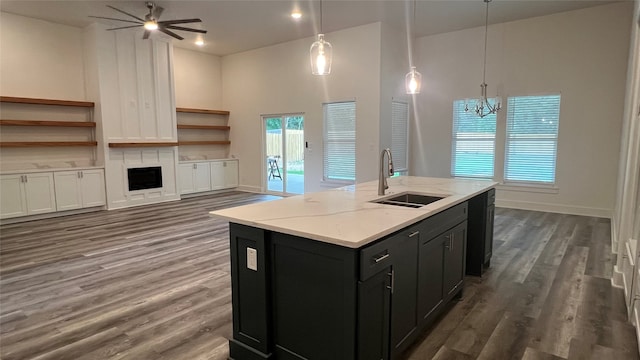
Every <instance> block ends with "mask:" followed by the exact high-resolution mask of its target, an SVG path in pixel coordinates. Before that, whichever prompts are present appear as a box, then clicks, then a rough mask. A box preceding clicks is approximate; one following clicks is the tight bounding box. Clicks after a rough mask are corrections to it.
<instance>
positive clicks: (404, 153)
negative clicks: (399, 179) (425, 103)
mask: <svg viewBox="0 0 640 360" xmlns="http://www.w3.org/2000/svg"><path fill="white" fill-rule="evenodd" d="M408 149H409V104H408V103H406V102H401V101H392V102H391V155H392V156H393V168H394V171H407V170H408V168H409V156H408Z"/></svg>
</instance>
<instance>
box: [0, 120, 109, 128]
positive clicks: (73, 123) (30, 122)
mask: <svg viewBox="0 0 640 360" xmlns="http://www.w3.org/2000/svg"><path fill="white" fill-rule="evenodd" d="M0 125H8V126H60V127H91V128H94V127H96V123H94V122H80V121H46V120H0Z"/></svg>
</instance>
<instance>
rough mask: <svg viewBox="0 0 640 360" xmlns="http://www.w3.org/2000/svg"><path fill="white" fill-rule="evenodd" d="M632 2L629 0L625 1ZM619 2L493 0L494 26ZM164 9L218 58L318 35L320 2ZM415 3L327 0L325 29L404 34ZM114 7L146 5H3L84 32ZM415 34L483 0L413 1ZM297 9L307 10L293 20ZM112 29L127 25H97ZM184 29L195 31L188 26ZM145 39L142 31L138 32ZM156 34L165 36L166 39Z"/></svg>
mask: <svg viewBox="0 0 640 360" xmlns="http://www.w3.org/2000/svg"><path fill="white" fill-rule="evenodd" d="M627 1H630V0H627ZM612 2H618V1H617V0H601V1H588V0H553V1H547V0H493V1H492V2H491V3H490V14H489V22H490V23H499V22H506V21H513V20H519V19H524V18H529V17H535V16H542V15H548V14H552V13H557V12H564V11H571V10H576V9H580V8H586V7H592V6H598V5H604V4H609V3H612ZM156 3H157V4H158V5H160V6H162V7H164V8H165V11H164V13H163V14H162V17H161V20H171V19H182V18H194V17H197V18H201V19H202V20H203V22H202V23H201V24H196V25H193V26H194V27H197V28H202V29H206V30H207V31H208V33H207V34H206V35H205V39H204V40H205V42H206V44H205V46H203V47H197V46H196V45H194V44H193V43H194V41H195V38H196V35H195V34H191V33H186V32H179V33H180V35H182V36H184V37H185V40H183V41H177V42H175V44H176V45H177V46H181V47H186V48H191V49H195V50H199V51H205V52H207V53H211V54H215V55H221V56H223V55H228V54H233V53H237V52H242V51H246V50H250V49H255V48H260V47H264V46H269V45H273V44H277V43H282V42H286V41H291V40H295V39H300V38H304V37H308V36H313V35H314V34H315V33H316V32H317V31H319V27H320V1H317V0H211V1H183V0H179V1H157V2H156ZM413 4H414V3H413V1H411V0H386V1H377V0H324V1H322V30H323V32H325V33H328V32H331V31H336V30H340V29H346V28H349V27H354V26H358V25H363V24H368V23H372V22H377V21H382V22H385V23H388V24H390V25H391V26H393V27H396V28H398V29H402V30H405V29H407V19H411V18H412V17H413V14H412V8H413ZM106 5H111V6H114V7H117V8H119V9H121V10H124V11H126V12H129V13H131V14H134V15H136V16H139V17H144V15H145V14H146V13H147V8H146V6H145V2H144V1H25V0H20V1H11V0H3V1H1V2H0V10H2V11H4V12H8V13H13V14H17V15H23V16H28V17H33V18H38V19H42V20H47V21H51V22H55V23H60V24H65V25H70V26H76V27H84V26H87V25H89V24H90V23H92V22H94V21H96V19H92V18H89V17H88V16H89V15H95V16H103V17H114V18H122V19H126V18H127V16H126V15H123V14H121V13H118V12H117V11H115V10H113V9H110V8H108V7H107V6H106ZM415 9H416V10H415V21H416V24H415V27H414V29H413V33H414V34H415V35H416V36H425V35H431V34H437V33H443V32H449V31H455V30H460V29H465V28H471V27H476V26H481V25H483V24H484V16H485V3H484V2H483V0H472V1H470V0H439V1H438V0H416V2H415ZM293 10H298V11H300V12H301V13H302V17H301V18H300V19H298V20H294V19H293V18H292V17H291V16H290V14H291V12H292V11H293ZM98 21H99V22H101V23H103V24H105V25H107V26H113V27H118V26H124V25H126V23H124V25H123V23H122V22H116V21H109V20H98ZM185 26H192V25H191V24H187V25H185ZM137 31H139V32H140V36H142V32H143V30H142V29H140V30H137ZM153 36H165V35H163V34H158V35H153Z"/></svg>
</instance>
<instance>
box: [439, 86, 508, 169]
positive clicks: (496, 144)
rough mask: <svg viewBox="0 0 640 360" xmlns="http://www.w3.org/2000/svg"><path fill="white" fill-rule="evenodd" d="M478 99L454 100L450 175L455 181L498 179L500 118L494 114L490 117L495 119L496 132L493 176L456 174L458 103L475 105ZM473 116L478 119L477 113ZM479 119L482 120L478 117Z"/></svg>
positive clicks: (494, 134)
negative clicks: (456, 118) (456, 117)
mask: <svg viewBox="0 0 640 360" xmlns="http://www.w3.org/2000/svg"><path fill="white" fill-rule="evenodd" d="M477 100H478V99H477V98H463V99H454V100H453V106H452V107H453V108H452V114H451V115H452V116H451V156H450V159H449V161H450V168H449V173H450V175H451V177H452V178H455V179H471V180H478V179H483V180H484V179H486V180H493V179H495V177H496V155H497V149H498V143H497V137H498V136H497V135H498V116H497V114H492V115H489V116H494V117H495V125H494V127H495V131H494V132H493V159H492V160H493V166H492V168H493V171H492V174H491V175H490V176H473V175H470V174H464V175H456V174H455V164H456V163H455V161H454V159H455V155H456V144H457V143H458V140H457V138H456V135H457V132H456V131H455V130H456V128H455V125H456V120H455V116H456V114H457V112H456V103H457V102H463V104H464V103H467V104H468V103H475V101H477ZM490 100H495V99H494V98H491V99H490ZM470 115H471V116H475V117H477V115H475V113H470ZM478 119H480V118H479V117H478Z"/></svg>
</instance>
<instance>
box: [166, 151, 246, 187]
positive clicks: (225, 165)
mask: <svg viewBox="0 0 640 360" xmlns="http://www.w3.org/2000/svg"><path fill="white" fill-rule="evenodd" d="M178 172H179V174H180V175H179V177H180V194H181V195H185V194H191V193H198V192H205V191H210V190H223V189H230V188H235V187H237V186H238V160H235V159H232V160H208V161H199V162H187V163H181V164H180V165H179V171H178Z"/></svg>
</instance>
